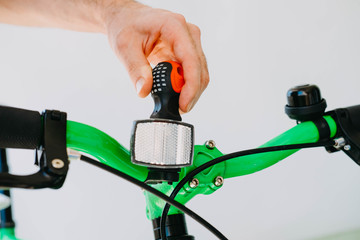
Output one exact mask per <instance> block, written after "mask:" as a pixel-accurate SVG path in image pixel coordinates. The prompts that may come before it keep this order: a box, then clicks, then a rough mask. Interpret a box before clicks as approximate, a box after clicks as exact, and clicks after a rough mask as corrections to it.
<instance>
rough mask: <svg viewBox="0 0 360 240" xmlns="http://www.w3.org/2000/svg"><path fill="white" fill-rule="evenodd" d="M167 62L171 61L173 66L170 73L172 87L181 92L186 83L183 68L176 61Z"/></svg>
mask: <svg viewBox="0 0 360 240" xmlns="http://www.w3.org/2000/svg"><path fill="white" fill-rule="evenodd" d="M167 62H168V63H170V64H171V66H172V71H171V75H170V79H171V85H172V88H173V90H174V91H175V92H177V93H180V92H181V89H182V87H183V86H184V84H185V81H184V72H183V68H182V66H181V65H180V63H177V62H174V61H167Z"/></svg>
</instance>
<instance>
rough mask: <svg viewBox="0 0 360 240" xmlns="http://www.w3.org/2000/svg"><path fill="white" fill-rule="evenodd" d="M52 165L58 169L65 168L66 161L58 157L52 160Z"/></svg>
mask: <svg viewBox="0 0 360 240" xmlns="http://www.w3.org/2000/svg"><path fill="white" fill-rule="evenodd" d="M51 165H52V166H53V167H54V168H57V169H60V168H63V167H64V166H65V163H64V162H63V160H61V159H58V158H55V159H53V160H52V161H51Z"/></svg>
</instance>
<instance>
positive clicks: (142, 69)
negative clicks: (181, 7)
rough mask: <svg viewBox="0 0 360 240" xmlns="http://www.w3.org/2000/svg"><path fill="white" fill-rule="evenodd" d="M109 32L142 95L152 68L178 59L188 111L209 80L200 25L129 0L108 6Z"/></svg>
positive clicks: (181, 102)
mask: <svg viewBox="0 0 360 240" xmlns="http://www.w3.org/2000/svg"><path fill="white" fill-rule="evenodd" d="M104 19H105V26H106V30H107V31H106V33H107V35H108V38H109V42H110V45H111V46H112V48H113V50H114V51H115V53H116V54H117V56H118V57H119V59H120V60H121V61H122V62H123V63H124V65H125V67H126V69H127V71H128V72H129V75H130V78H131V80H132V82H133V83H134V86H135V88H136V90H137V93H138V95H139V96H140V97H146V96H147V95H148V94H149V93H150V91H151V88H152V69H151V66H150V64H152V65H156V64H157V63H159V62H162V61H168V60H172V61H176V62H179V63H180V64H181V65H182V67H183V69H184V80H185V85H184V87H183V89H182V91H181V94H180V99H179V107H180V110H181V111H182V112H188V111H190V110H191V109H192V107H193V106H194V104H195V103H196V102H197V100H198V99H199V97H200V95H201V93H202V92H203V91H204V90H205V88H206V86H207V85H208V83H209V73H208V69H207V65H206V59H205V55H204V53H203V51H202V48H201V42H200V29H199V28H198V27H197V26H195V25H193V24H191V23H187V22H186V20H185V18H184V17H183V16H182V15H180V14H176V13H172V12H169V11H166V10H162V9H154V8H151V7H148V6H145V5H143V4H140V3H137V2H133V1H129V2H126V3H124V2H123V1H122V2H120V3H113V4H111V5H109V6H108V7H107V8H106V11H105V15H104Z"/></svg>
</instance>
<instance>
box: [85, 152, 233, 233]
mask: <svg viewBox="0 0 360 240" xmlns="http://www.w3.org/2000/svg"><path fill="white" fill-rule="evenodd" d="M80 160H82V161H84V162H87V163H90V164H92V165H94V166H96V167H99V168H101V169H103V170H105V171H107V172H110V173H112V174H114V175H116V176H118V177H121V178H123V179H125V180H126V181H128V182H130V183H133V184H135V185H137V186H138V187H140V188H142V189H144V190H146V191H148V192H150V193H152V194H154V195H155V196H157V197H158V198H161V199H162V200H164V201H165V202H166V203H167V204H171V205H172V206H174V207H176V208H177V209H179V210H180V211H182V212H184V213H186V214H187V215H189V216H190V217H192V218H193V219H194V220H195V221H197V222H198V223H200V224H201V225H203V226H204V227H205V228H207V229H208V230H209V231H210V232H212V233H213V234H214V235H215V236H216V237H217V238H219V239H222V240H227V238H226V237H225V236H224V235H223V234H222V233H221V232H220V231H219V230H217V229H216V228H215V227H214V226H212V225H211V224H210V223H208V222H207V221H206V220H205V219H203V218H202V217H200V216H199V215H198V214H196V213H195V212H193V211H192V210H190V209H189V208H187V207H186V206H184V205H183V204H181V203H179V202H177V201H175V200H174V199H171V198H169V197H168V196H166V195H165V194H163V193H162V192H160V191H158V190H156V189H155V188H153V187H150V186H149V185H147V184H145V183H143V182H141V181H139V180H137V179H136V178H133V177H131V176H130V175H127V174H125V173H123V172H121V171H119V170H116V169H115V168H112V167H110V166H108V165H106V164H103V163H101V162H99V161H96V160H94V159H91V158H89V157H86V156H84V155H81V157H80Z"/></svg>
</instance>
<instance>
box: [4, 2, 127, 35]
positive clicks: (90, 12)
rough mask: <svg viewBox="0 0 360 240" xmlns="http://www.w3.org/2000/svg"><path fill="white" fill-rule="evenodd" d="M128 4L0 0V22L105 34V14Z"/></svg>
mask: <svg viewBox="0 0 360 240" xmlns="http://www.w3.org/2000/svg"><path fill="white" fill-rule="evenodd" d="M128 2H131V0H117V1H116V2H115V1H108V0H0V22H1V23H8V24H15V25H23V26H38V27H55V28H64V29H69V30H76V31H84V32H103V33H104V32H106V28H105V23H104V17H105V16H104V14H105V12H106V10H107V9H108V8H111V7H112V5H113V4H116V6H117V7H118V6H119V5H121V4H126V3H128Z"/></svg>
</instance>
